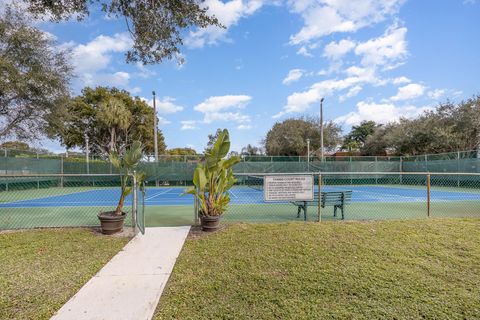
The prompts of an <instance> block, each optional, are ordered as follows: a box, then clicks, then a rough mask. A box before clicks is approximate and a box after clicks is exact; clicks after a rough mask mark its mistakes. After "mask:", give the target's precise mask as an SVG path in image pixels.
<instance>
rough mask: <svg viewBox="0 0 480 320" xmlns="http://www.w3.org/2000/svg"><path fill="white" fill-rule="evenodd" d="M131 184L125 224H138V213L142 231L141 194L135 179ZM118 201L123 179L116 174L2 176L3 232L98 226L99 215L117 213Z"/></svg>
mask: <svg viewBox="0 0 480 320" xmlns="http://www.w3.org/2000/svg"><path fill="white" fill-rule="evenodd" d="M130 182H131V185H130V187H132V191H133V192H132V193H131V194H130V195H129V196H128V197H127V198H126V199H125V206H124V207H123V211H124V212H125V213H126V214H127V217H126V218H125V225H126V226H127V227H131V226H132V225H133V224H134V223H135V219H134V218H135V216H132V212H137V215H138V216H140V218H138V217H137V223H136V224H137V225H138V226H139V227H140V229H141V230H142V227H143V228H144V220H143V217H142V216H141V214H142V213H143V198H142V193H141V190H139V189H140V188H138V187H135V185H136V184H135V182H134V179H130ZM119 198H120V176H119V175H116V174H112V175H93V174H92V175H78V174H70V175H68V174H67V175H55V174H42V175H39V174H37V175H30V174H25V175H0V230H2V229H26V228H41V227H77V226H99V220H98V218H97V214H98V213H100V212H104V211H112V210H115V208H116V206H117V204H118V201H119ZM137 207H138V208H139V209H138V210H137ZM138 211H141V212H140V213H138ZM142 231H143V230H142Z"/></svg>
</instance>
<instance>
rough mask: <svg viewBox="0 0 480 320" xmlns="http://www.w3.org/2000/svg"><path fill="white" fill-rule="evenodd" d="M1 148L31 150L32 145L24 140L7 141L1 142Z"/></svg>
mask: <svg viewBox="0 0 480 320" xmlns="http://www.w3.org/2000/svg"><path fill="white" fill-rule="evenodd" d="M0 148H5V149H16V150H29V149H30V145H29V144H28V143H26V142H22V141H5V142H4V143H2V144H0Z"/></svg>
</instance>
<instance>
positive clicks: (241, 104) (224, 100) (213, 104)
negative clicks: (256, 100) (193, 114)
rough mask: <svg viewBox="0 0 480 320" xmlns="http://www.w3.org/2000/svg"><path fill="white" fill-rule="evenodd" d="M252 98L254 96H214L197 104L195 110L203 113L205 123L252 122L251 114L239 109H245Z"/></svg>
mask: <svg viewBox="0 0 480 320" xmlns="http://www.w3.org/2000/svg"><path fill="white" fill-rule="evenodd" d="M251 100H252V97H250V96H247V95H225V96H213V97H209V98H208V99H206V100H205V101H204V102H202V103H200V104H198V105H196V106H195V107H194V110H196V111H198V112H201V113H203V115H204V118H203V122H204V123H211V122H214V121H233V122H237V123H239V124H244V123H248V122H250V116H248V115H245V114H242V113H241V112H240V111H239V110H241V109H244V108H245V106H246V105H247V104H248V103H249V102H250V101H251ZM235 110H236V111H235Z"/></svg>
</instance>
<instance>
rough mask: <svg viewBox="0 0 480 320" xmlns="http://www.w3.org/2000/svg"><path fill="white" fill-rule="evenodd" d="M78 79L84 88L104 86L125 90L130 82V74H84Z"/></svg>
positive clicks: (120, 72) (119, 72)
mask: <svg viewBox="0 0 480 320" xmlns="http://www.w3.org/2000/svg"><path fill="white" fill-rule="evenodd" d="M80 77H81V81H82V82H83V85H84V86H97V85H104V86H112V87H122V88H127V87H128V85H129V82H130V74H129V73H128V72H123V71H118V72H114V73H84V74H82V75H80Z"/></svg>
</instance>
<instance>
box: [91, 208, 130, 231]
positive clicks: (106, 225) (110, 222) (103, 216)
mask: <svg viewBox="0 0 480 320" xmlns="http://www.w3.org/2000/svg"><path fill="white" fill-rule="evenodd" d="M126 216H127V214H126V213H125V212H122V214H121V215H116V214H115V211H107V212H100V213H99V214H98V219H99V220H100V226H101V227H102V233H103V234H114V233H117V232H120V231H122V230H123V222H124V220H125V217H126Z"/></svg>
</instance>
